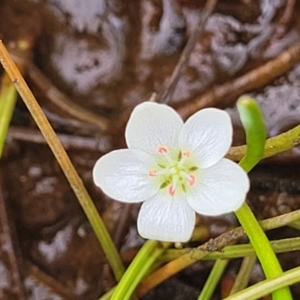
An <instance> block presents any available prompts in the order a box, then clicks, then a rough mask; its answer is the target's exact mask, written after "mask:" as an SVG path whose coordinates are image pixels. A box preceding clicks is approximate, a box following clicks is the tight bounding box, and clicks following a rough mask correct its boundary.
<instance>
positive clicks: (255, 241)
mask: <svg viewBox="0 0 300 300" xmlns="http://www.w3.org/2000/svg"><path fill="white" fill-rule="evenodd" d="M237 107H238V110H239V113H240V118H241V121H242V124H243V127H244V129H245V132H246V140H247V146H248V149H247V153H246V155H245V156H244V157H243V158H242V160H241V161H240V166H241V167H242V168H243V169H244V170H245V171H246V172H249V171H250V170H251V169H252V168H253V167H254V166H255V165H256V164H257V163H258V162H259V161H260V159H261V157H262V155H263V152H264V145H265V140H266V128H265V124H264V119H263V116H262V113H261V110H260V107H259V106H258V104H257V103H256V102H255V101H254V100H253V99H252V98H250V97H241V98H240V99H239V100H238V104H237ZM235 214H236V216H237V218H238V220H239V222H240V224H241V225H242V227H243V229H244V230H245V232H246V234H247V236H248V238H249V240H250V242H251V244H252V245H253V248H254V249H255V252H256V255H257V257H258V259H259V261H260V263H261V266H262V268H263V270H264V273H265V275H266V277H267V278H273V277H275V276H277V275H280V274H282V268H281V266H280V263H279V261H278V259H277V257H276V255H275V253H274V251H273V249H272V247H271V245H270V242H269V240H268V238H267V236H266V234H265V232H264V231H263V230H262V228H261V226H260V225H259V223H258V221H257V219H256V218H255V216H254V214H253V213H252V211H251V209H250V208H249V206H248V205H247V203H246V202H245V203H244V204H243V205H242V206H241V208H239V209H238V210H237V211H236V212H235ZM282 299H285V300H290V299H292V295H291V292H290V289H289V288H288V287H285V288H282V289H280V290H276V291H274V293H273V300H282Z"/></svg>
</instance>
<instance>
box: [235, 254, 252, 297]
mask: <svg viewBox="0 0 300 300" xmlns="http://www.w3.org/2000/svg"><path fill="white" fill-rule="evenodd" d="M255 263H256V255H250V256H246V257H244V259H243V261H242V264H241V267H240V269H239V273H238V274H237V276H236V279H235V281H234V284H233V287H232V288H231V290H230V295H233V294H235V293H237V292H238V291H241V290H243V289H245V288H246V287H247V286H248V284H249V280H250V276H251V273H252V270H253V267H254V265H255Z"/></svg>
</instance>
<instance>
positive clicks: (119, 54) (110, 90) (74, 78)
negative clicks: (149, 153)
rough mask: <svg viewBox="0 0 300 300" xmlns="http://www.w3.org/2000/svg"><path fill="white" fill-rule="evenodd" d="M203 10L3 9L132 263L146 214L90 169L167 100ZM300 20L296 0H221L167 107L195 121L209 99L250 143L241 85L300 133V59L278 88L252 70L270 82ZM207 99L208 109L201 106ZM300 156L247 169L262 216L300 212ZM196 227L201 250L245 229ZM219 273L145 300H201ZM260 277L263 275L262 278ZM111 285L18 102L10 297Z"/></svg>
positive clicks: (95, 2)
mask: <svg viewBox="0 0 300 300" xmlns="http://www.w3.org/2000/svg"><path fill="white" fill-rule="evenodd" d="M205 2H206V1H196V0H195V1H194V0H161V1H157V0H151V1H147V0H132V1H121V0H114V1H108V0H107V1H105V0H86V1H81V0H43V1H42V0H1V1H0V36H1V38H2V39H3V41H4V42H5V44H6V45H8V46H9V48H10V49H11V51H12V54H13V55H14V57H15V58H18V54H17V53H15V52H14V45H15V44H16V42H17V41H18V40H19V39H24V38H25V39H28V40H30V42H31V43H32V51H31V53H30V55H29V56H28V57H27V58H26V59H27V62H26V63H25V72H24V76H25V78H26V80H27V81H28V83H29V85H30V87H31V89H32V90H33V92H34V94H35V95H36V97H37V99H38V101H39V103H40V104H41V106H42V108H43V110H44V111H45V113H46V115H47V117H48V118H49V120H50V122H51V124H52V125H53V127H54V128H55V130H56V132H57V134H58V135H59V136H60V138H61V140H62V142H63V144H64V146H65V148H66V149H67V151H68V153H69V155H70V157H71V160H72V162H73V163H74V165H75V167H76V169H77V170H78V172H79V174H80V176H81V178H82V179H83V181H84V183H85V185H86V187H87V189H88V191H89V192H90V194H91V196H92V199H93V200H94V202H95V204H96V206H97V208H98V210H99V212H100V213H101V215H102V216H103V218H104V221H105V223H106V225H107V227H108V229H109V231H110V232H111V234H112V237H113V239H114V241H115V242H116V245H117V247H118V248H119V250H120V251H121V253H122V256H123V258H124V261H125V263H129V261H130V256H131V255H130V253H131V251H135V250H136V249H138V248H139V247H140V246H141V245H142V243H143V242H144V241H143V240H142V239H141V238H140V237H139V236H138V234H137V232H136V228H135V226H136V225H135V224H136V218H137V214H138V209H139V206H138V205H131V206H129V205H124V204H120V203H117V202H114V201H111V200H110V199H108V198H107V197H106V196H105V195H103V194H102V193H101V191H99V190H98V189H97V188H96V187H95V186H94V184H93V182H92V176H91V170H92V167H93V165H94V163H95V161H96V160H97V159H98V158H99V157H100V156H101V155H103V154H104V153H106V152H108V151H111V150H113V149H117V148H121V147H124V146H125V141H124V124H125V122H126V120H127V118H128V115H129V113H130V111H131V110H132V108H133V107H134V106H135V105H137V104H138V103H140V102H142V101H146V100H148V99H149V98H150V96H151V94H152V93H153V92H156V93H158V94H159V93H161V92H162V91H163V89H164V88H165V86H166V84H167V82H168V79H169V78H170V76H171V74H172V72H173V70H174V68H175V66H176V64H177V62H178V59H179V57H180V55H181V53H182V51H183V49H184V46H185V45H186V43H187V41H188V39H189V37H190V35H191V34H192V32H193V30H194V29H195V27H196V26H197V24H198V23H199V20H200V18H201V16H202V14H203V7H204V5H205ZM299 12H300V4H299V3H298V2H297V1H293V0H288V1H283V0H277V1H269V0H260V1H259V0H256V1H241V0H234V1H227V0H220V1H218V4H217V6H216V8H215V10H214V12H213V13H212V14H211V15H210V16H209V18H208V21H207V23H206V25H205V29H204V31H203V33H202V34H201V36H200V38H199V40H198V41H197V43H196V45H195V48H194V50H193V51H192V53H191V55H190V58H189V60H188V63H187V65H186V66H185V67H184V68H183V70H182V73H181V76H180V78H179V81H178V83H177V85H176V88H175V90H174V92H173V94H172V97H171V101H170V103H169V104H170V105H171V106H174V107H176V108H178V110H179V112H181V111H182V112H183V113H182V114H183V116H184V117H187V116H188V115H190V114H192V113H193V105H192V103H194V102H195V101H198V100H199V99H200V100H199V102H200V103H203V104H200V105H201V106H202V107H205V106H206V103H210V104H211V105H210V106H216V107H221V108H224V109H226V110H227V111H228V112H229V114H230V115H231V117H232V120H233V123H234V128H235V131H234V144H235V145H240V144H243V143H244V134H243V130H242V128H241V125H240V123H239V121H238V115H237V111H236V109H235V108H234V101H235V99H236V95H235V93H234V88H232V87H235V84H236V82H237V80H239V79H240V78H241V77H242V76H244V77H245V80H243V84H242V87H241V88H240V86H239V91H240V90H242V91H243V93H250V94H251V95H252V96H254V97H255V98H256V99H257V100H258V101H259V103H260V104H261V106H262V109H263V112H264V115H265V119H266V124H267V128H268V135H269V136H274V135H277V134H279V133H281V132H284V131H286V130H287V129H290V128H292V127H293V126H295V125H297V124H299V123H300V114H299V112H300V63H298V62H297V59H296V58H295V63H293V65H292V66H291V67H290V68H289V69H285V68H284V66H281V65H280V64H279V67H278V70H279V71H278V74H279V75H277V76H276V77H275V78H273V77H272V74H269V73H270V72H271V73H272V69H270V70H269V72H265V75H263V80H262V81H261V84H259V83H258V84H256V85H252V80H253V79H252V77H251V76H249V78H248V77H247V76H248V74H249V72H251V71H255V70H256V71H255V72H257V76H260V73H259V72H260V71H259V68H260V67H261V66H264V65H265V64H266V63H267V62H268V61H272V60H274V59H276V58H278V57H279V56H280V55H281V54H282V53H283V52H284V51H289V49H290V47H292V46H294V45H295V44H297V43H299V42H300V27H299V26H300V24H299V18H298V17H297V16H298V15H299ZM298 61H300V58H299V59H298ZM280 68H281V69H280ZM280 70H282V71H281V72H280ZM255 74H256V73H255ZM276 74H277V73H276ZM268 76H269V77H268ZM228 86H230V87H231V89H229V88H228ZM254 86H255V88H254ZM216 87H218V88H219V89H218V90H217V89H216ZM224 88H227V90H226V91H225V90H224ZM216 91H219V92H220V91H225V92H224V93H223V92H222V93H221V92H220V94H221V95H223V96H222V97H221V98H220V97H219V96H218V94H217V92H216ZM209 93H210V94H209ZM207 95H208V96H207ZM210 95H211V96H210ZM204 96H205V97H210V98H209V101H206V100H205V101H206V102H205V101H204V100H203V102H201V101H202V100H201V99H204V98H203V97H204ZM201 97H202V98H201ZM218 97H219V98H218ZM57 99H59V100H58V101H57ZM197 99H198V100H197ZM205 99H207V98H205ZM59 101H61V102H59ZM68 101H69V102H68ZM64 103H67V107H65V106H64ZM69 103H70V104H69ZM89 113H92V114H93V115H90V114H89ZM95 115H96V116H95ZM299 155H300V151H299V148H295V149H293V150H291V151H288V152H286V153H285V154H284V155H283V156H279V157H278V158H276V157H274V158H272V159H270V160H266V161H265V162H263V163H261V164H260V165H259V166H258V167H257V168H255V169H254V170H253V171H252V172H251V173H250V178H251V182H252V188H251V192H250V193H249V199H248V202H249V204H250V206H251V208H252V209H253V210H254V212H255V214H256V215H257V217H258V218H259V219H265V218H268V217H273V216H277V215H279V214H283V213H287V212H290V211H293V210H296V209H299V208H300V163H299ZM197 222H198V225H201V226H206V228H207V231H208V234H207V236H206V237H203V240H201V242H205V241H207V240H209V239H210V238H213V237H216V236H218V235H219V234H221V233H223V232H225V231H227V230H229V229H231V228H232V227H233V226H236V225H237V221H236V219H235V218H234V217H233V216H232V215H229V216H222V217H220V218H207V217H199V218H198V221H197ZM297 235H299V231H297V230H296V229H294V228H288V227H287V228H283V229H280V230H277V231H272V232H271V233H270V237H272V238H274V239H276V238H283V237H290V236H297ZM280 259H281V262H282V264H283V266H284V268H285V269H290V268H292V267H295V266H298V265H299V264H300V260H299V253H298V252H294V253H292V254H290V253H289V254H285V255H281V256H280ZM238 267H239V262H237V261H234V262H232V263H231V264H230V265H229V267H228V270H227V272H226V274H225V277H224V278H225V279H224V280H223V282H222V284H221V285H220V287H219V290H218V291H217V293H216V294H215V295H214V298H213V299H220V297H221V295H222V293H223V290H225V289H226V282H225V281H226V280H227V279H228V278H229V279H230V278H232V277H231V276H233V275H232V274H235V273H236V271H237V270H238ZM210 268H211V263H209V262H199V263H196V264H194V265H193V266H191V267H189V268H188V269H186V270H184V271H183V272H181V273H180V274H178V275H177V276H176V277H175V278H173V279H171V280H168V281H166V282H165V283H163V284H162V285H161V286H159V287H157V288H156V289H155V290H153V291H151V292H150V293H149V294H148V295H146V296H144V298H143V299H147V300H151V299H166V298H168V299H175V300H179V299H187V298H188V299H197V295H198V293H199V290H200V289H201V286H202V284H203V283H204V282H205V280H206V278H207V275H208V274H209V270H210ZM262 278H263V273H262V271H261V269H260V267H259V265H257V266H256V268H255V270H254V272H253V275H252V279H251V282H252V283H254V282H256V281H258V280H260V279H262ZM114 284H115V282H114V278H113V275H112V273H111V271H110V269H109V266H108V264H107V261H106V260H105V257H104V254H103V253H102V250H101V249H100V247H99V245H98V242H97V240H96V238H95V236H94V234H93V232H92V229H91V228H90V226H89V223H88V221H87V219H86V218H85V216H84V214H83V212H82V210H81V208H80V206H79V205H78V203H77V200H76V198H75V196H74V194H73V193H72V190H71V188H70V187H69V185H68V183H67V181H66V179H65V178H64V176H63V174H62V172H61V170H60V168H59V166H58V164H57V162H56V161H55V159H54V157H53V155H52V154H51V152H50V150H49V148H48V147H47V145H45V143H44V140H43V138H42V137H41V135H40V133H39V131H38V130H37V128H36V126H35V124H34V122H33V120H32V118H31V117H30V115H29V113H28V111H27V110H26V108H25V107H24V105H23V104H22V102H21V100H19V101H18V103H17V106H16V109H15V113H14V117H13V121H12V124H11V130H10V131H9V133H8V138H7V142H6V147H5V151H4V156H3V159H2V160H1V168H0V298H1V299H30V300H33V299H39V300H43V299H45V300H46V299H85V300H88V299H91V300H92V299H97V298H98V297H100V296H101V295H102V294H103V293H104V292H106V291H108V290H109V289H110V288H111V287H112V286H113V285H114ZM224 286H225V287H224ZM292 290H293V293H294V297H295V299H297V298H298V297H300V289H299V285H295V286H294V287H293V289H292Z"/></svg>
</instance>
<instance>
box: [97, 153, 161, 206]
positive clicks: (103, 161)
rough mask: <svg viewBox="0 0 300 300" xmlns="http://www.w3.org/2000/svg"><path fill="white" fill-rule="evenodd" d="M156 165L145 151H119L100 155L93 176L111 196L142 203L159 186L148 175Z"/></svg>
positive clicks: (98, 184)
mask: <svg viewBox="0 0 300 300" xmlns="http://www.w3.org/2000/svg"><path fill="white" fill-rule="evenodd" d="M154 164H155V163H154V161H153V159H152V158H151V156H150V155H148V154H147V153H144V152H142V151H139V150H130V149H122V150H116V151H112V152H110V153H108V154H106V155H104V156H102V157H100V159H99V160H98V161H97V162H96V164H95V166H94V170H93V178H94V181H95V184H96V185H97V186H99V187H100V188H101V189H102V191H103V192H104V193H105V194H107V195H108V196H109V197H111V198H113V199H115V200H119V201H123V202H141V201H144V200H145V199H148V198H151V197H152V196H153V195H154V194H155V193H156V192H157V190H158V189H159V186H157V185H155V184H154V182H153V180H152V179H151V177H150V176H149V175H148V172H149V170H150V169H151V168H152V167H153V166H154Z"/></svg>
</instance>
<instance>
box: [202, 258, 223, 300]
mask: <svg viewBox="0 0 300 300" xmlns="http://www.w3.org/2000/svg"><path fill="white" fill-rule="evenodd" d="M228 263H229V260H227V259H217V260H216V262H215V264H214V266H213V268H212V270H211V272H210V274H209V276H208V278H207V280H206V282H205V285H204V287H203V289H202V291H201V293H200V295H199V297H198V300H206V299H211V296H212V294H213V292H214V290H215V289H216V286H217V284H218V282H219V280H220V278H221V277H222V275H223V273H224V271H225V268H226V266H227V264H228Z"/></svg>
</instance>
